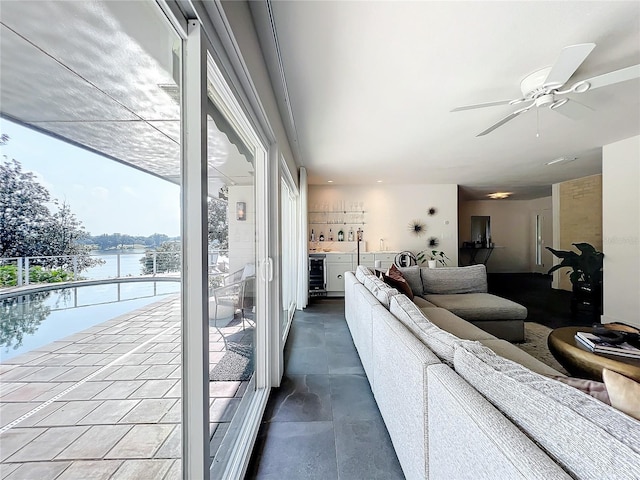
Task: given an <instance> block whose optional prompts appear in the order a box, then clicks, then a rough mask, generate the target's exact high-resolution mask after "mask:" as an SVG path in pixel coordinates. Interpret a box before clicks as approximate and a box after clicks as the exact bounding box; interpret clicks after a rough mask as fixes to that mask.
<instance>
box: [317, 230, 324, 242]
mask: <svg viewBox="0 0 640 480" xmlns="http://www.w3.org/2000/svg"><path fill="white" fill-rule="evenodd" d="M318 240H320V241H321V242H324V233H322V232H320V236H319V237H318Z"/></svg>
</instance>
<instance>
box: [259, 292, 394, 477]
mask: <svg viewBox="0 0 640 480" xmlns="http://www.w3.org/2000/svg"><path fill="white" fill-rule="evenodd" d="M312 302H313V303H311V304H310V306H309V307H308V308H306V309H305V311H304V312H297V313H296V315H295V317H294V320H293V324H292V327H291V332H290V333H289V339H288V341H287V345H286V347H285V374H284V378H283V380H282V385H281V386H280V388H277V389H274V390H273V392H272V393H271V398H270V399H269V403H268V405H267V409H266V412H265V415H264V418H263V422H262V425H261V427H260V431H259V433H258V438H257V440H256V445H255V447H254V451H253V458H252V460H251V464H250V465H249V469H248V472H247V475H246V478H259V479H278V480H280V479H287V480H296V479H304V480H308V479H322V480H330V479H344V480H358V479H367V480H368V479H385V480H387V479H388V480H392V479H402V478H404V476H403V474H402V470H401V468H400V464H399V463H398V459H397V457H396V454H395V451H394V449H393V445H392V444H391V439H390V438H389V434H388V432H387V429H386V427H385V425H384V421H383V420H382V417H381V416H380V412H379V410H378V407H377V405H376V402H375V400H374V398H373V394H372V392H371V389H370V387H369V382H368V381H367V378H366V377H365V374H364V370H363V369H362V364H361V363H360V359H359V357H358V353H357V352H356V349H355V347H354V345H353V342H352V340H351V335H350V333H349V328H348V327H347V324H346V321H345V319H344V299H343V298H336V299H326V298H325V299H314V300H313V301H312Z"/></svg>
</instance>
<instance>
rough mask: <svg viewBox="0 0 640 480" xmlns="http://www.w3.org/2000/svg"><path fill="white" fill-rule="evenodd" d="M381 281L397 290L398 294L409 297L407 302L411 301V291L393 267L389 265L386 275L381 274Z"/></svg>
mask: <svg viewBox="0 0 640 480" xmlns="http://www.w3.org/2000/svg"><path fill="white" fill-rule="evenodd" d="M382 280H383V281H384V283H386V284H387V285H389V286H391V287H393V288H395V289H397V290H398V291H399V292H400V293H403V294H404V295H406V296H407V297H409V300H413V291H412V290H411V287H410V286H409V283H408V282H407V280H406V279H405V278H404V276H403V275H402V272H401V271H400V270H398V267H396V266H395V265H391V267H390V268H389V271H388V272H387V273H386V274H385V273H383V274H382Z"/></svg>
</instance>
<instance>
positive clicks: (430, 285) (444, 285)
mask: <svg viewBox="0 0 640 480" xmlns="http://www.w3.org/2000/svg"><path fill="white" fill-rule="evenodd" d="M420 270H421V272H420V273H421V277H422V290H423V291H424V293H425V295H426V294H434V295H452V294H457V293H487V269H486V267H485V266H484V265H471V266H469V267H443V268H425V267H421V269H420Z"/></svg>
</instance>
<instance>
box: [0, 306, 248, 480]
mask: <svg viewBox="0 0 640 480" xmlns="http://www.w3.org/2000/svg"><path fill="white" fill-rule="evenodd" d="M237 323H238V322H231V324H230V325H229V326H226V327H221V328H213V327H212V328H211V330H210V343H209V350H210V363H211V367H213V365H214V364H216V363H217V362H219V361H220V360H221V359H222V357H223V356H224V354H225V350H224V346H225V343H224V341H223V336H225V337H226V336H228V335H232V334H235V333H237V332H239V331H241V330H242V324H241V323H240V324H239V325H236V324H237ZM180 348H181V346H180V302H179V298H177V297H176V296H172V297H171V298H168V299H166V300H163V301H160V302H158V303H154V304H152V305H151V306H146V307H144V308H141V309H138V310H136V311H134V312H131V313H128V314H126V315H122V316H120V317H117V318H115V319H113V320H109V321H107V322H104V323H101V324H99V325H96V326H94V327H91V328H89V329H87V330H84V331H82V332H80V333H77V334H74V335H72V336H69V337H66V338H64V339H62V340H59V341H55V342H53V343H50V344H49V345H46V346H44V347H40V348H37V349H35V350H33V351H31V352H28V353H25V354H22V355H20V356H18V357H15V358H12V359H9V360H7V361H5V362H3V363H1V364H0V478H1V479H2V480H5V479H6V480H17V479H22V480H44V479H46V480H53V479H56V480H71V479H78V480H85V479H88V478H91V479H127V480H133V479H154V480H156V479H157V480H160V479H166V480H169V479H180V478H181V471H180V459H179V458H180V455H181V445H180V429H181V427H180V416H181V406H180V395H181V385H180V382H181V381H180ZM246 384H247V382H240V381H235V382H233V381H228V382H226V381H225V382H211V383H210V389H209V392H210V397H211V410H210V416H211V424H210V433H211V438H212V441H211V452H212V454H211V455H212V457H213V456H214V455H215V452H216V451H217V448H218V446H219V445H220V442H221V441H222V438H223V437H224V434H225V433H226V430H227V427H228V425H229V422H230V421H231V418H232V417H233V414H234V413H235V410H236V408H237V407H238V404H239V403H240V399H241V398H242V395H243V394H244V390H245V388H246Z"/></svg>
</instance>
